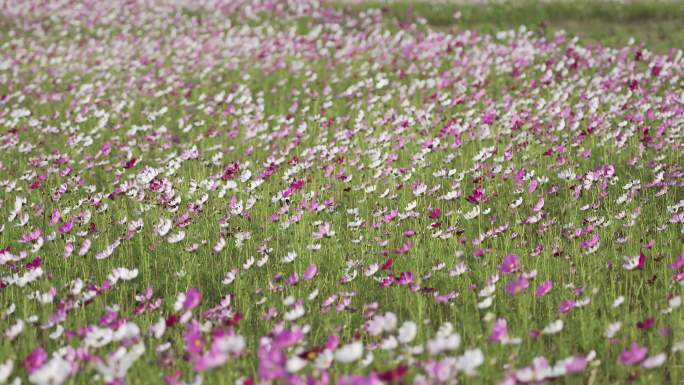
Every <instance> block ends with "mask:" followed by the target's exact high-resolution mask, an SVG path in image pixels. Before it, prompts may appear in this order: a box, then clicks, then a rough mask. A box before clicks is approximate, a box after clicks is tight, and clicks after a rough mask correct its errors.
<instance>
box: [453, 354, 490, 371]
mask: <svg viewBox="0 0 684 385" xmlns="http://www.w3.org/2000/svg"><path fill="white" fill-rule="evenodd" d="M483 363H484V355H483V354H482V351H481V350H480V349H473V350H466V351H465V352H464V353H463V355H462V356H460V357H458V359H457V361H456V367H457V368H458V370H459V371H462V372H464V373H465V374H466V375H468V376H472V375H474V374H476V371H475V370H476V369H477V368H478V367H479V366H480V365H482V364H483Z"/></svg>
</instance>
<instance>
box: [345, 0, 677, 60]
mask: <svg viewBox="0 0 684 385" xmlns="http://www.w3.org/2000/svg"><path fill="white" fill-rule="evenodd" d="M334 4H336V6H337V7H339V8H341V9H344V10H346V11H347V12H349V13H360V12H363V11H365V10H368V9H373V8H381V9H382V10H383V12H385V13H386V14H387V15H391V16H392V17H393V18H395V19H397V20H399V21H401V22H405V21H408V20H410V19H412V18H419V17H420V18H423V19H424V20H425V22H426V24H427V25H428V26H430V27H432V28H436V29H447V30H448V29H472V30H475V31H478V32H482V33H496V32H498V31H501V30H507V29H515V28H518V27H520V26H521V25H524V26H526V27H527V28H528V29H529V30H534V31H538V32H539V33H540V34H545V35H547V36H548V35H553V34H554V33H556V32H557V31H559V30H565V31H567V32H568V33H569V34H570V35H573V36H577V37H579V38H580V39H581V41H583V42H585V43H587V44H589V43H594V44H602V45H605V46H610V47H618V46H624V45H626V44H627V43H628V42H629V40H630V38H632V37H633V38H634V39H635V42H636V43H637V44H638V43H643V44H645V45H646V46H647V47H648V48H649V49H650V50H652V51H655V52H661V53H665V52H667V51H668V50H669V49H671V48H677V49H681V48H682V47H683V46H684V28H683V26H684V2H681V1H631V2H618V1H562V0H552V1H545V2H539V1H531V0H523V1H506V2H493V3H488V4H482V3H475V2H453V1H423V0H421V1H403V0H402V1H392V2H383V1H367V2H360V3H345V2H340V1H336V2H334ZM457 12H460V18H458V19H456V18H455V17H454V14H456V13H457Z"/></svg>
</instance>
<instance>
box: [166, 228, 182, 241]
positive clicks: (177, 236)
mask: <svg viewBox="0 0 684 385" xmlns="http://www.w3.org/2000/svg"><path fill="white" fill-rule="evenodd" d="M183 239H185V231H183V230H178V232H177V233H175V234H171V235H169V237H168V238H166V241H167V242H168V243H178V242H180V241H182V240H183Z"/></svg>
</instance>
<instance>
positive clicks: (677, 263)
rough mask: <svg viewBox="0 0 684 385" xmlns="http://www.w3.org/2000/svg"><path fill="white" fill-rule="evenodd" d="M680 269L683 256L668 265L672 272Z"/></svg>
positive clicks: (683, 259) (683, 264)
mask: <svg viewBox="0 0 684 385" xmlns="http://www.w3.org/2000/svg"><path fill="white" fill-rule="evenodd" d="M682 213H684V211H682ZM682 267H684V254H682V255H680V256H679V258H677V259H676V260H675V261H674V262H672V264H671V265H670V268H671V269H674V270H679V269H681V268H682Z"/></svg>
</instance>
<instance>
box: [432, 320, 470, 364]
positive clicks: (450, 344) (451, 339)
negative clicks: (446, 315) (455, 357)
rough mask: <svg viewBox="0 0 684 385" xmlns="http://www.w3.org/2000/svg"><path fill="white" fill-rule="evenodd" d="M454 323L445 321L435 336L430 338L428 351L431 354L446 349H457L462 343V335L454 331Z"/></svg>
mask: <svg viewBox="0 0 684 385" xmlns="http://www.w3.org/2000/svg"><path fill="white" fill-rule="evenodd" d="M453 328H454V327H453V325H451V323H449V322H445V323H444V324H442V326H440V328H439V331H437V335H436V336H435V338H433V339H430V340H428V341H427V343H426V347H427V350H428V352H430V354H431V355H433V356H434V355H437V354H439V353H441V352H444V351H449V350H456V349H458V347H459V346H460V345H461V336H460V335H458V334H457V333H452V330H453Z"/></svg>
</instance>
